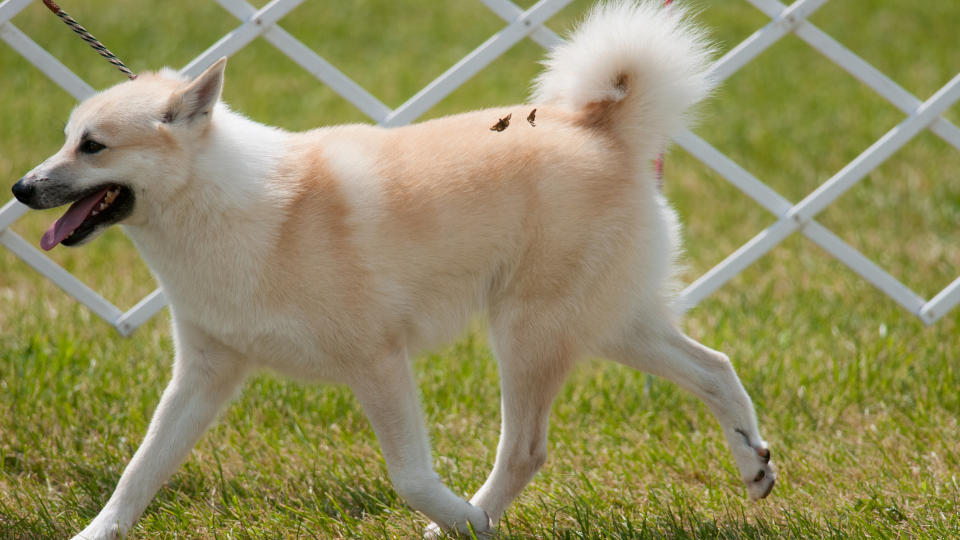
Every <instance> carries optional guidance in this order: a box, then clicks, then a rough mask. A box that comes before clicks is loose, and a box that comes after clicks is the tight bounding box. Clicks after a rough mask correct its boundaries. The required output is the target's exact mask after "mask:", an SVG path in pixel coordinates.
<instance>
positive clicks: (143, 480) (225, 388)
mask: <svg viewBox="0 0 960 540" xmlns="http://www.w3.org/2000/svg"><path fill="white" fill-rule="evenodd" d="M246 373H247V369H246V368H245V367H244V365H243V364H241V363H240V362H238V359H237V358H236V356H235V355H234V353H232V352H231V351H229V350H227V349H225V348H223V347H222V346H220V345H219V344H218V343H217V342H215V341H213V340H210V339H208V338H206V337H205V336H204V335H203V334H202V333H200V332H198V331H194V330H192V329H189V328H185V327H182V326H181V327H178V329H177V358H176V361H175V362H174V365H173V376H172V378H171V380H170V384H168V385H167V388H166V390H164V392H163V397H161V398H160V404H159V405H157V410H156V412H154V414H153V419H152V420H151V421H150V428H149V429H148V430H147V435H146V436H145V437H144V439H143V442H142V443H141V444H140V448H138V449H137V451H136V453H135V454H134V456H133V458H132V459H131V460H130V463H129V464H128V465H127V467H126V469H124V471H123V474H122V475H121V476H120V481H119V482H118V483H117V487H116V489H115V490H114V492H113V495H112V496H111V497H110V500H109V501H108V502H107V504H106V505H105V506H104V507H103V510H101V511H100V513H99V514H98V515H97V517H96V518H94V520H93V521H92V522H91V523H90V525H89V526H87V527H86V528H85V529H84V530H83V531H81V532H80V533H79V534H78V535H77V536H76V537H75V539H84V540H105V539H110V540H113V539H116V538H122V537H124V536H126V534H127V532H128V531H129V529H130V527H132V526H133V523H134V521H136V519H137V518H138V517H139V516H140V514H141V513H142V512H143V510H144V509H145V508H146V507H147V505H148V504H149V503H150V500H151V499H153V496H154V495H155V494H156V492H157V490H158V489H159V488H160V486H161V485H162V484H163V483H164V482H165V481H166V480H167V478H169V477H170V475H171V474H173V472H174V470H176V468H177V466H178V465H180V462H181V461H183V459H184V458H185V457H186V456H187V454H188V453H189V452H190V449H191V448H193V446H194V444H195V443H196V441H197V439H199V438H200V435H202V434H203V432H204V430H206V429H207V426H208V425H209V424H210V422H212V421H213V419H214V417H216V415H217V413H218V412H219V411H220V409H221V408H222V407H223V404H224V403H226V401H227V400H228V399H229V398H230V397H231V396H233V394H234V393H235V392H236V389H237V388H238V387H239V386H240V383H241V382H242V381H243V379H244V378H245V376H246Z"/></svg>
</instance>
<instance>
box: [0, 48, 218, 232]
mask: <svg viewBox="0 0 960 540" xmlns="http://www.w3.org/2000/svg"><path fill="white" fill-rule="evenodd" d="M225 66H226V58H221V59H220V60H219V61H218V62H217V63H215V64H214V65H212V66H211V67H210V68H208V69H207V70H206V71H204V72H203V73H202V74H200V75H199V76H198V77H197V78H195V79H193V80H187V79H183V78H181V77H179V76H177V75H176V74H175V73H174V72H172V71H169V70H164V71H160V72H158V73H148V74H143V75H141V76H139V77H137V78H136V79H134V80H132V81H128V82H124V83H122V84H118V85H117V86H114V87H113V88H110V89H108V90H105V91H103V92H100V93H99V94H96V95H94V96H92V97H90V98H89V99H87V100H85V101H84V102H83V103H81V104H80V105H78V106H77V107H76V108H75V109H74V110H73V112H72V113H71V115H70V120H69V121H68V122H67V127H66V129H65V130H64V133H65V135H66V142H65V143H64V145H63V147H62V148H61V149H60V150H59V151H58V152H57V153H56V154H54V155H52V156H50V157H49V158H48V159H47V160H46V161H44V162H43V163H41V164H40V165H37V167H35V168H34V169H33V170H32V171H30V172H29V173H27V174H26V176H24V177H23V178H21V179H20V180H19V181H18V182H17V183H16V184H14V186H13V194H14V196H15V197H16V198H17V199H18V200H19V201H20V202H22V203H23V204H25V205H27V206H29V207H30V208H33V209H38V210H39V209H46V208H54V207H57V206H61V205H65V204H71V203H72V204H71V206H70V208H69V209H68V210H67V211H66V213H65V214H64V215H63V216H62V217H61V218H60V219H58V220H57V221H56V222H55V223H54V224H53V225H51V226H50V228H49V229H48V230H47V232H46V233H44V235H43V238H42V239H41V241H40V245H41V246H42V247H43V248H44V249H52V248H53V247H54V246H56V245H57V244H61V243H62V244H63V245H66V246H75V245H80V244H84V243H86V242H88V241H90V240H92V239H93V238H95V237H96V236H97V235H98V234H100V233H101V232H103V230H104V229H106V228H107V227H108V226H110V225H112V224H114V223H119V222H122V221H125V222H128V223H136V222H143V221H145V220H146V219H147V216H148V215H149V212H148V210H149V209H148V208H146V206H147V205H150V206H153V207H154V208H157V207H162V206H163V205H166V204H170V203H171V202H173V201H174V199H175V198H176V197H178V196H181V197H189V196H190V195H189V193H184V191H185V189H184V188H185V187H186V183H187V179H188V177H189V175H188V173H187V172H186V171H188V170H189V167H187V166H185V164H186V162H188V161H189V160H190V157H191V155H192V152H193V150H194V148H195V147H196V146H197V145H199V144H201V143H202V139H203V137H204V134H205V133H206V132H207V130H208V129H209V124H210V120H211V115H212V113H213V110H214V106H215V105H216V104H217V102H218V100H219V99H220V92H221V89H222V87H223V70H224V67H225Z"/></svg>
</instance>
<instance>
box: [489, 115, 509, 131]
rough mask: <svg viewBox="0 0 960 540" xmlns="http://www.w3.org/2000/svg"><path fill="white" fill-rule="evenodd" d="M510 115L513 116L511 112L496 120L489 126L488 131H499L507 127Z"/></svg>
mask: <svg viewBox="0 0 960 540" xmlns="http://www.w3.org/2000/svg"><path fill="white" fill-rule="evenodd" d="M511 116H513V113H510V114H508V115H506V116H504V117H503V118H501V119H500V120H498V121H497V123H496V124H494V125H493V126H492V127H491V128H490V131H498V132H499V131H503V130H505V129H507V127H508V126H509V125H510V117H511Z"/></svg>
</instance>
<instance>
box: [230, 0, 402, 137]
mask: <svg viewBox="0 0 960 540" xmlns="http://www.w3.org/2000/svg"><path fill="white" fill-rule="evenodd" d="M217 2H219V3H220V5H221V6H223V8H224V9H226V10H227V11H229V12H230V13H231V14H232V15H233V16H234V17H236V18H238V19H240V20H244V21H245V20H247V19H249V18H250V17H251V16H253V14H254V13H256V11H257V10H256V8H254V7H253V6H251V5H250V4H248V3H247V2H245V1H244V0H217ZM263 38H264V39H266V40H267V41H268V42H269V43H270V44H272V45H273V46H274V47H276V48H277V49H278V50H280V52H282V53H283V54H285V55H286V56H287V57H289V58H290V59H291V60H293V61H294V62H296V63H297V64H299V65H300V67H302V68H303V69H305V70H307V71H308V72H309V73H310V74H311V75H313V76H314V77H316V78H317V79H319V80H320V81H322V82H323V83H324V84H326V85H327V86H329V87H330V88H331V89H332V90H333V91H334V92H336V93H337V94H339V95H340V96H341V97H343V98H344V99H346V100H347V101H349V102H350V103H351V104H352V105H353V106H354V107H356V108H358V109H360V110H361V111H363V113H364V114H366V115H367V116H369V117H370V118H372V119H373V120H374V121H376V122H378V123H380V122H382V121H383V120H384V119H386V117H387V115H388V114H390V108H389V107H387V106H386V105H384V104H383V103H382V102H380V100H379V99H377V98H376V97H374V96H373V95H372V94H371V93H370V92H367V90H366V89H365V88H364V87H362V86H360V85H359V84H357V83H356V82H354V81H353V79H351V78H350V77H347V76H346V75H344V74H343V73H342V72H341V71H340V70H338V69H337V68H336V67H334V66H333V64H331V63H330V62H327V61H326V60H325V59H324V58H323V57H321V56H320V55H318V54H317V53H315V52H313V50H311V49H310V48H309V47H307V46H306V45H304V44H303V43H301V42H300V41H299V40H297V39H296V38H295V37H293V36H291V35H290V34H289V33H287V31H286V30H284V29H283V28H280V27H279V26H272V27H271V28H270V29H269V30H267V31H266V32H264V33H263Z"/></svg>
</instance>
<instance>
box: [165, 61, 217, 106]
mask: <svg viewBox="0 0 960 540" xmlns="http://www.w3.org/2000/svg"><path fill="white" fill-rule="evenodd" d="M226 67H227V57H226V56H224V57H223V58H221V59H219V60H217V61H216V62H215V63H214V64H213V65H212V66H210V67H208V68H207V69H206V71H204V72H203V73H201V74H200V75H198V76H197V78H196V79H194V80H192V81H190V82H189V83H187V85H186V86H184V87H183V88H180V89H179V90H177V91H176V92H174V93H173V95H172V96H171V97H170V104H169V105H168V107H167V111H166V112H165V113H164V115H163V121H164V122H167V123H169V122H174V121H178V120H192V119H194V118H200V117H207V118H209V116H210V113H211V112H212V111H213V107H214V105H216V104H217V102H218V101H220V93H221V92H222V91H223V70H224V68H226Z"/></svg>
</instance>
